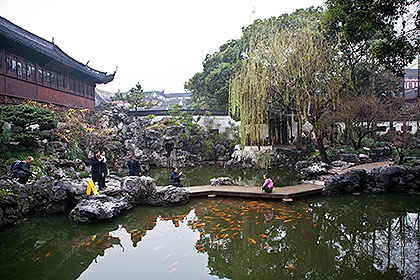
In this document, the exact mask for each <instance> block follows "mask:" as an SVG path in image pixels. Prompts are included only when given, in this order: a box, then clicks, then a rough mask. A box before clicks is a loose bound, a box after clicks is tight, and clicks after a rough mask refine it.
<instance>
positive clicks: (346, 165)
mask: <svg viewBox="0 0 420 280" xmlns="http://www.w3.org/2000/svg"><path fill="white" fill-rule="evenodd" d="M331 165H332V166H333V167H341V168H342V169H345V168H349V167H351V166H353V165H355V164H354V163H348V162H345V161H341V160H336V161H333V162H331Z"/></svg>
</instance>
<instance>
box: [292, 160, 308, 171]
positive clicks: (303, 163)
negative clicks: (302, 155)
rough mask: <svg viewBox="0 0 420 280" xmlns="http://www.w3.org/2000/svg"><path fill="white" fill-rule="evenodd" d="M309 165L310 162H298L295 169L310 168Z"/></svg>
mask: <svg viewBox="0 0 420 280" xmlns="http://www.w3.org/2000/svg"><path fill="white" fill-rule="evenodd" d="M308 165H309V163H308V161H306V160H300V161H298V162H296V164H295V168H296V169H303V168H306V167H308Z"/></svg>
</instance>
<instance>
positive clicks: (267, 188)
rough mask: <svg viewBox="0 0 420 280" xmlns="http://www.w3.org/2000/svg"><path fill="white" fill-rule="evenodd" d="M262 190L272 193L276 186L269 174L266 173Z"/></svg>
mask: <svg viewBox="0 0 420 280" xmlns="http://www.w3.org/2000/svg"><path fill="white" fill-rule="evenodd" d="M261 188H262V190H263V191H265V192H268V193H271V192H272V191H273V188H274V183H273V181H272V180H271V179H270V177H269V176H268V174H265V175H264V184H263V185H262V187H261Z"/></svg>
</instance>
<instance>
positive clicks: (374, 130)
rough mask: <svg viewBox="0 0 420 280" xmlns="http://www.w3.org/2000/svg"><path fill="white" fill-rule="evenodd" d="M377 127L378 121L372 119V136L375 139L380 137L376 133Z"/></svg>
mask: <svg viewBox="0 0 420 280" xmlns="http://www.w3.org/2000/svg"><path fill="white" fill-rule="evenodd" d="M376 129H377V123H376V121H372V135H371V137H372V139H373V140H375V141H376V140H377V139H378V135H377V133H376Z"/></svg>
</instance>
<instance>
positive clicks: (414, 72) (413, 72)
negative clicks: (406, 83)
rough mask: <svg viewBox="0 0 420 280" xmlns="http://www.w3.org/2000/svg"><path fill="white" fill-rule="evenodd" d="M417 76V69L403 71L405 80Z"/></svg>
mask: <svg viewBox="0 0 420 280" xmlns="http://www.w3.org/2000/svg"><path fill="white" fill-rule="evenodd" d="M417 75H418V69H405V74H404V77H405V78H409V77H412V78H414V77H415V78H417Z"/></svg>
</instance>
